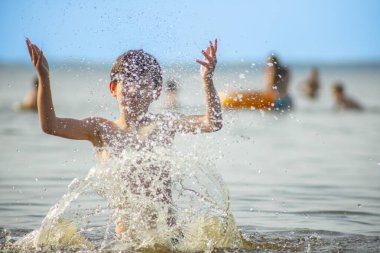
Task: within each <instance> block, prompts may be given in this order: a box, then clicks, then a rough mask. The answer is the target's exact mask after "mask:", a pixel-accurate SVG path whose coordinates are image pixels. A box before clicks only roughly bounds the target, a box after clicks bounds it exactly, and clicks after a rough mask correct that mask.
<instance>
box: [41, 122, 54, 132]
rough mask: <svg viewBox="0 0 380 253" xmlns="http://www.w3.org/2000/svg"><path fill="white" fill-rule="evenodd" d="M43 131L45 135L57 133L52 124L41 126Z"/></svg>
mask: <svg viewBox="0 0 380 253" xmlns="http://www.w3.org/2000/svg"><path fill="white" fill-rule="evenodd" d="M41 129H42V131H43V132H44V133H45V134H50V135H54V134H55V132H56V131H55V130H54V128H53V127H52V126H51V125H50V124H41Z"/></svg>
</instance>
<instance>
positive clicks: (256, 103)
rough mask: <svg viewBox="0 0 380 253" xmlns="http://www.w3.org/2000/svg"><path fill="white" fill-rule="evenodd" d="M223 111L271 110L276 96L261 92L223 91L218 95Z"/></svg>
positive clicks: (271, 93) (272, 93)
mask: <svg viewBox="0 0 380 253" xmlns="http://www.w3.org/2000/svg"><path fill="white" fill-rule="evenodd" d="M219 97H220V102H221V105H222V108H224V109H235V108H236V109H239V108H241V109H269V108H273V105H274V101H275V99H276V94H275V93H274V92H262V91H250V90H245V91H244V90H243V91H233V90H232V91H225V92H220V93H219Z"/></svg>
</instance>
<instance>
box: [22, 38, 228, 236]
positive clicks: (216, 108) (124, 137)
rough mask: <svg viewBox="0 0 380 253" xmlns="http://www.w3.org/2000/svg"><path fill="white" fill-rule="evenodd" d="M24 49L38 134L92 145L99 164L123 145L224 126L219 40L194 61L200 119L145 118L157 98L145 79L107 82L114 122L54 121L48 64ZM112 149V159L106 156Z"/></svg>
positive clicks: (93, 119)
mask: <svg viewBox="0 0 380 253" xmlns="http://www.w3.org/2000/svg"><path fill="white" fill-rule="evenodd" d="M26 44H27V48H28V51H29V55H30V58H31V61H32V64H33V66H34V67H35V69H36V72H37V76H38V80H39V87H38V95H37V106H38V114H39V118H40V124H41V128H42V130H43V131H44V132H45V133H47V134H51V135H55V136H59V137H63V138H68V139H74V140H87V141H90V142H91V143H92V145H93V147H94V148H95V150H96V151H97V156H98V157H99V158H101V159H108V158H110V157H111V156H112V155H117V152H119V151H120V152H121V151H122V150H123V149H125V147H126V146H128V147H136V148H137V147H141V146H148V145H149V143H151V142H152V141H153V142H154V141H156V142H157V143H162V142H165V143H163V144H167V143H170V142H171V140H172V139H173V138H174V136H175V134H176V133H209V132H214V131H217V130H219V129H221V127H222V113H221V106H220V101H219V97H218V95H217V92H216V90H215V87H214V84H213V80H212V76H213V73H214V70H215V66H216V63H217V60H216V52H217V40H215V41H214V43H213V42H211V41H210V42H209V46H208V47H207V49H206V50H202V54H203V56H204V59H203V60H199V59H197V60H196V62H197V63H198V64H200V65H201V80H202V84H203V88H204V92H205V101H206V111H205V113H204V114H203V115H188V116H185V115H181V116H179V117H175V118H174V119H167V118H165V117H161V116H160V115H156V116H154V117H151V116H148V109H149V105H150V104H151V103H152V102H153V101H154V100H155V99H156V98H157V97H158V96H159V94H157V91H152V88H151V86H150V85H149V80H148V83H146V84H142V85H134V84H131V83H129V84H128V85H127V84H125V83H123V82H120V83H113V82H110V83H109V90H110V93H111V95H112V96H113V97H114V98H115V99H116V101H117V104H118V107H119V117H118V118H117V119H116V120H114V121H111V120H108V119H105V118H101V117H89V118H85V119H73V118H62V117H57V116H56V114H55V110H54V105H53V99H52V94H51V89H50V79H49V64H48V62H47V60H46V58H45V56H44V54H43V52H42V51H41V50H40V49H39V48H38V47H37V46H36V45H34V44H32V43H31V42H30V40H29V39H26ZM163 132H164V133H163ZM162 135H164V137H165V138H164V140H163V141H162V138H159V137H162ZM110 150H112V151H113V152H116V154H110V153H109V151H110ZM124 230H125V228H124V227H123V224H118V225H117V227H116V232H117V234H121V233H122V232H123V231H124Z"/></svg>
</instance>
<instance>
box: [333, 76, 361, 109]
mask: <svg viewBox="0 0 380 253" xmlns="http://www.w3.org/2000/svg"><path fill="white" fill-rule="evenodd" d="M331 90H332V95H333V97H334V99H335V105H334V108H335V109H336V110H363V107H362V106H361V105H360V104H359V103H358V102H356V101H355V100H354V99H352V98H350V97H348V96H347V95H346V93H345V89H344V85H343V84H342V83H340V82H336V83H334V84H333V85H332V88H331Z"/></svg>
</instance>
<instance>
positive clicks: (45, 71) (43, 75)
mask: <svg viewBox="0 0 380 253" xmlns="http://www.w3.org/2000/svg"><path fill="white" fill-rule="evenodd" d="M26 43H27V47H28V50H29V54H30V57H31V61H32V63H33V65H34V67H35V68H36V71H37V76H38V82H39V87H38V94H37V107H38V114H39V118H40V124H41V128H42V130H43V131H44V132H45V133H47V134H51V135H56V136H60V137H64V138H69V139H76V140H90V141H92V142H94V141H95V140H94V138H95V136H96V129H95V126H96V122H95V121H94V120H92V119H84V120H77V119H69V118H59V117H56V115H55V110H54V105H53V99H52V95H51V89H50V78H49V65H48V62H47V60H46V58H45V57H44V55H43V52H42V51H41V50H40V49H39V48H38V47H37V46H36V45H33V44H32V43H31V42H30V41H29V40H28V39H27V40H26Z"/></svg>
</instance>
